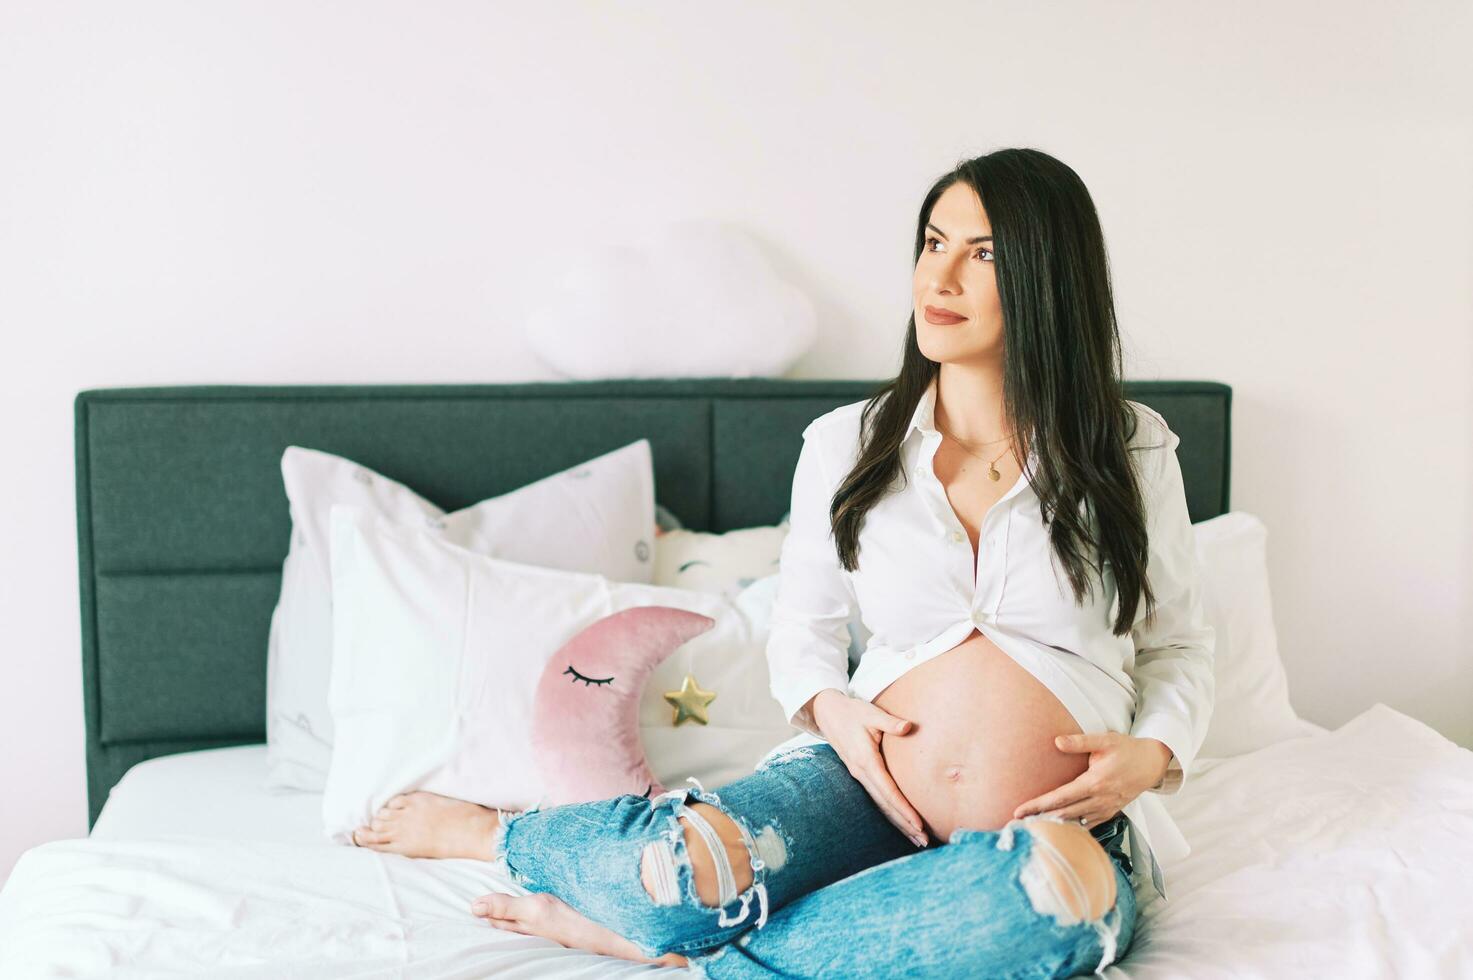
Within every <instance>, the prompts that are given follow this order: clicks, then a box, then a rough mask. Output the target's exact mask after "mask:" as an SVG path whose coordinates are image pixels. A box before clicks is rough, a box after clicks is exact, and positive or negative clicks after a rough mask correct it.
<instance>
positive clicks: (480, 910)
mask: <svg viewBox="0 0 1473 980" xmlns="http://www.w3.org/2000/svg"><path fill="white" fill-rule="evenodd" d="M488 908H490V906H489V905H487V904H486V903H485V902H477V903H476V904H474V905H472V906H471V913H472V914H473V915H485V914H486V910H487V909H488Z"/></svg>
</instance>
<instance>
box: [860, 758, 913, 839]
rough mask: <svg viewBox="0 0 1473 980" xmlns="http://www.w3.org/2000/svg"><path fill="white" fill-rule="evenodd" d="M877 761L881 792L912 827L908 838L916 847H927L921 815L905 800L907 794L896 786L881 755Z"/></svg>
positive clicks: (876, 769) (875, 774)
mask: <svg viewBox="0 0 1473 980" xmlns="http://www.w3.org/2000/svg"><path fill="white" fill-rule="evenodd" d="M875 760H876V767H875V772H874V774H873V778H874V780H875V782H876V783H877V784H878V785H879V787H880V791H881V792H882V793H883V794H884V795H885V797H886V799H888V800H889V801H890V806H891V807H893V808H894V809H895V812H896V813H898V814H899V815H900V817H901V820H902V821H903V822H904V824H906V825H909V826H910V828H911V830H910V831H909V832H908V833H907V834H906V836H908V837H909V838H910V839H911V840H912V841H913V842H914V843H915V846H916V847H925V846H926V831H925V829H924V826H923V824H922V823H921V815H920V814H919V813H917V812H916V809H915V807H913V806H911V805H910V801H909V800H907V799H906V798H905V794H904V793H902V792H900V787H899V786H897V785H896V783H895V778H894V777H893V776H891V775H890V768H889V767H888V766H886V765H885V760H884V759H882V758H880V756H879V753H876V754H875ZM898 826H901V825H898Z"/></svg>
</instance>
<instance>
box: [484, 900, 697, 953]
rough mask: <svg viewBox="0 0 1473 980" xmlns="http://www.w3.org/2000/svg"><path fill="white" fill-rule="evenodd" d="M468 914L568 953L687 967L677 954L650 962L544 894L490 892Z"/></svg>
mask: <svg viewBox="0 0 1473 980" xmlns="http://www.w3.org/2000/svg"><path fill="white" fill-rule="evenodd" d="M471 912H473V913H474V914H476V915H478V916H480V917H481V918H483V919H485V920H486V921H487V922H489V923H490V924H491V925H493V926H495V927H496V928H498V929H501V930H504V931H506V932H519V933H521V934H522V935H524V936H541V937H542V938H544V939H551V940H552V941H553V942H555V943H560V944H562V945H563V946H567V947H568V948H570V949H586V950H589V951H591V952H594V953H602V954H604V955H605V956H617V957H619V958H620V959H623V960H633V961H635V962H636V963H658V964H660V965H661V966H686V965H688V964H689V961H688V960H687V959H686V958H685V957H684V956H681V955H680V954H679V953H666V954H665V955H664V956H661V957H660V958H659V959H653V960H652V959H650V958H649V957H647V956H645V955H644V954H643V953H641V952H640V951H639V947H638V946H636V945H634V943H632V942H630V941H629V940H627V939H625V938H624V937H623V936H621V935H619V934H618V933H617V932H614V931H613V930H612V929H609V928H606V927H604V926H601V925H599V924H598V923H597V922H594V921H593V920H592V919H589V918H588V917H587V916H585V915H584V914H583V913H581V912H579V911H578V910H577V909H575V908H573V907H572V906H570V905H568V904H567V903H566V902H564V901H563V900H562V899H560V898H557V897H556V896H553V895H549V894H547V893H546V892H534V893H532V894H531V895H502V894H500V893H499V892H492V893H491V894H489V895H482V896H481V897H480V898H478V899H476V900H475V901H474V902H472V903H471Z"/></svg>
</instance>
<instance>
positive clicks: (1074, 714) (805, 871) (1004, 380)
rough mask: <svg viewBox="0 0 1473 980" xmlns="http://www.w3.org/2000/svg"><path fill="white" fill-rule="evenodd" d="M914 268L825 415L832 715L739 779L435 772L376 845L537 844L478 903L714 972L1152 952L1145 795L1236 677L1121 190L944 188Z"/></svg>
mask: <svg viewBox="0 0 1473 980" xmlns="http://www.w3.org/2000/svg"><path fill="white" fill-rule="evenodd" d="M912 291H913V297H912V301H913V313H912V316H911V319H910V323H909V325H908V330H907V333H906V337H905V347H904V354H903V362H902V365H901V369H900V373H899V375H898V376H897V377H896V378H895V379H894V380H893V381H891V382H889V383H888V384H886V385H885V386H884V387H883V388H882V389H881V390H880V391H879V392H878V393H877V394H876V395H875V396H874V397H873V398H871V399H868V400H866V401H863V402H855V403H852V404H849V405H845V406H841V407H839V408H836V409H834V410H833V411H831V412H829V413H827V414H825V415H823V416H821V417H819V418H818V419H816V420H814V421H813V422H812V423H811V424H810V425H809V426H808V427H807V429H806V430H805V431H804V433H803V439H804V441H803V446H802V449H801V451H800V454H799V457H798V463H797V469H796V471H795V473H794V477H793V492H792V512H791V527H790V531H789V534H788V537H787V538H786V539H785V541H784V545H783V550H782V560H781V578H780V581H779V591H778V598H777V602H776V605H775V607H774V610H773V618H772V633H771V638H770V641H769V644H768V648H767V651H768V662H769V665H770V668H771V676H772V690H773V694H774V695H775V696H776V698H777V700H778V701H779V702H780V703H781V704H782V706H783V708H784V710H785V711H786V712H787V714H788V717H789V718H790V719H791V721H792V723H793V724H794V726H795V727H797V728H799V729H801V730H802V731H803V733H804V734H803V735H800V736H799V737H798V738H797V739H795V740H793V741H792V742H790V743H788V744H787V745H785V746H783V747H781V748H782V751H779V752H775V753H774V754H772V755H771V756H769V758H768V759H766V760H764V762H763V763H762V764H759V766H758V767H757V769H756V771H755V772H753V773H752V774H751V775H749V776H746V777H743V778H742V779H739V780H736V781H735V782H732V783H730V784H728V785H726V786H724V787H720V789H719V792H708V791H706V790H705V789H704V788H703V787H699V785H697V786H696V787H692V788H688V789H678V790H672V791H670V792H668V793H664V794H662V795H660V796H657V797H655V798H654V799H646V798H643V797H638V796H632V795H629V796H622V797H617V798H615V799H611V800H602V801H597V802H593V803H581V804H573V805H568V806H560V807H552V808H549V809H546V810H542V809H537V808H534V809H532V810H528V811H524V812H520V813H503V812H501V811H496V810H488V809H486V808H483V807H479V806H475V805H473V804H469V803H465V802H462V801H459V800H451V799H447V798H445V797H440V796H435V795H433V794H430V793H424V792H417V793H409V794H405V795H403V796H399V797H395V798H394V799H393V800H391V801H390V802H389V803H388V805H387V806H385V807H384V808H383V809H382V810H380V811H379V813H378V814H377V815H376V817H375V819H374V821H373V823H372V824H371V825H370V826H367V827H362V828H360V829H359V830H358V831H357V832H356V834H355V842H356V843H358V844H359V845H361V846H364V847H371V848H376V849H379V850H384V851H392V852H396V853H401V854H409V855H412V856H425V857H480V858H485V859H487V860H495V861H498V862H504V864H505V866H506V868H507V870H509V871H510V873H511V874H512V875H513V877H514V880H516V881H517V882H518V883H520V884H521V885H523V886H524V887H525V888H526V889H528V890H529V891H530V892H532V894H529V895H524V896H512V895H502V894H492V895H485V896H482V897H481V898H478V899H476V900H475V902H474V903H473V906H472V911H473V912H474V913H475V914H477V915H480V916H483V917H484V918H486V919H487V921H488V922H489V923H490V924H491V925H493V926H496V927H498V928H501V929H507V930H512V931H516V932H522V933H529V934H535V935H539V936H546V937H549V938H552V939H554V940H556V941H558V942H561V943H563V944H564V945H567V946H575V947H580V948H585V949H592V950H596V951H599V952H603V953H609V954H613V955H616V956H621V957H624V958H627V959H633V960H639V961H646V962H657V963H664V964H669V965H676V966H678V965H686V964H688V965H689V966H690V967H692V968H694V970H695V971H698V972H700V973H702V974H703V975H706V976H709V977H775V976H805V977H806V976H835V977H864V976H875V977H891V976H899V975H905V976H938V977H941V976H944V977H957V976H988V977H1001V976H1014V975H1027V976H1030V977H1045V976H1059V977H1063V976H1073V975H1076V974H1080V973H1088V972H1089V971H1091V970H1094V971H1095V972H1099V971H1100V970H1102V969H1103V968H1104V967H1105V966H1106V965H1107V964H1109V963H1112V962H1114V961H1116V960H1118V959H1119V958H1120V957H1121V956H1123V955H1124V953H1125V951H1126V950H1128V949H1129V947H1130V943H1131V939H1132V937H1133V935H1134V930H1135V921H1136V894H1135V891H1134V887H1135V886H1134V884H1133V882H1132V879H1131V877H1130V873H1131V871H1132V862H1131V858H1132V857H1134V858H1135V859H1136V860H1137V861H1138V862H1141V863H1144V861H1145V859H1146V857H1147V856H1150V855H1151V849H1150V847H1149V838H1147V839H1146V846H1145V848H1144V854H1143V853H1140V852H1139V851H1138V850H1137V843H1136V841H1137V834H1139V835H1142V836H1145V835H1146V834H1147V831H1146V830H1145V828H1144V826H1136V825H1137V824H1144V823H1146V822H1147V821H1144V820H1142V819H1141V813H1142V810H1141V808H1140V806H1139V803H1138V801H1137V798H1138V797H1140V796H1141V794H1143V793H1145V792H1147V791H1149V790H1155V791H1157V792H1168V793H1169V792H1173V791H1175V790H1176V789H1177V788H1179V787H1180V785H1181V784H1182V781H1183V780H1184V779H1185V777H1186V773H1187V772H1188V771H1189V769H1190V767H1191V764H1192V760H1193V758H1194V757H1195V754H1196V751H1197V748H1198V746H1200V744H1201V742H1202V739H1203V737H1204V736H1205V733H1206V725H1207V720H1208V717H1209V716H1210V713H1211V705H1212V696H1213V681H1212V652H1213V646H1214V636H1213V631H1212V629H1211V628H1210V627H1208V626H1206V625H1205V623H1204V619H1203V613H1202V605H1201V595H1200V585H1199V569H1198V568H1197V566H1196V564H1195V562H1196V558H1195V550H1194V543H1193V532H1192V528H1191V524H1190V518H1189V516H1188V513H1187V506H1186V499H1185V490H1184V487H1183V484H1182V477H1181V470H1180V467H1179V465H1178V463H1177V460H1176V455H1175V447H1176V444H1177V436H1176V435H1175V434H1174V433H1173V432H1171V430H1170V429H1169V428H1168V427H1167V425H1166V423H1165V420H1164V419H1162V417H1161V416H1160V415H1158V414H1157V413H1156V412H1154V411H1152V410H1151V409H1149V408H1146V407H1145V406H1143V405H1140V404H1138V403H1135V402H1131V401H1127V400H1126V399H1125V398H1124V396H1123V393H1122V385H1121V380H1120V374H1121V372H1120V340H1119V335H1118V331H1117V327H1116V321H1115V314H1114V304H1113V299H1112V296H1111V288H1110V282H1109V276H1108V272H1107V265H1106V257H1105V248H1104V241H1103V237H1102V235H1101V231H1100V227H1099V223H1098V219H1097V216H1096V212H1095V209H1094V206H1093V203H1092V202H1091V200H1090V197H1089V193H1088V191H1087V190H1086V189H1085V186H1084V184H1083V183H1082V182H1081V181H1080V179H1079V177H1078V176H1077V175H1076V174H1075V173H1074V171H1073V170H1071V169H1070V168H1069V167H1067V166H1065V165H1064V164H1062V163H1060V162H1059V161H1058V160H1056V159H1054V158H1053V157H1050V156H1048V155H1047V154H1044V153H1041V152H1038V151H1036V150H1027V149H1004V150H999V151H997V152H994V153H991V154H988V155H986V156H983V157H979V158H977V159H974V160H970V161H967V162H965V163H963V164H961V165H959V166H958V167H957V168H956V169H955V170H954V171H952V172H951V173H949V174H947V175H946V176H945V177H943V178H942V179H941V180H939V181H938V182H937V183H936V185H935V186H934V187H933V188H932V189H931V191H930V192H929V193H928V194H927V196H926V199H925V201H924V203H923V205H922V208H921V213H920V218H919V222H918V227H917V231H916V241H915V272H914V279H913V285H912ZM856 612H858V613H859V614H860V615H861V617H862V620H863V622H864V624H865V626H866V627H867V628H868V629H869V630H870V631H871V634H872V635H871V638H870V642H869V645H868V647H867V648H866V650H865V652H864V653H863V655H862V657H861V658H860V662H859V664H858V667H857V668H856V670H855V672H854V675H853V677H852V678H851V677H850V676H849V672H848V669H847V666H848V658H847V648H848V644H849V636H848V632H847V624H848V622H849V621H850V619H851V617H852V616H853V615H854V614H855V613H856ZM1127 830H1130V831H1131V836H1130V842H1131V848H1130V850H1131V852H1132V853H1131V854H1127V851H1126V848H1125V840H1126V831H1127ZM1149 867H1150V868H1151V870H1152V873H1153V874H1152V877H1153V881H1154V882H1155V884H1156V887H1157V888H1158V889H1161V888H1162V885H1161V878H1160V873H1159V868H1158V867H1157V866H1156V862H1155V859H1154V857H1153V856H1151V857H1150V865H1149ZM1163 896H1164V891H1163Z"/></svg>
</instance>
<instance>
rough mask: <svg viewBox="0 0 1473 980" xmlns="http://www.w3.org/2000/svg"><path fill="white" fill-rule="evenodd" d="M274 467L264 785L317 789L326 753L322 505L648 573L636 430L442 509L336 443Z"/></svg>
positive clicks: (556, 560) (328, 636)
mask: <svg viewBox="0 0 1473 980" xmlns="http://www.w3.org/2000/svg"><path fill="white" fill-rule="evenodd" d="M281 476H282V480H283V482H284V483H285V485H286V495H287V500H288V501H289V503H290V506H291V517H292V538H291V546H290V549H289V551H288V553H287V557H286V562H285V564H284V565H283V566H282V577H281V596H280V598H279V599H278V600H277V604H276V609H275V611H274V612H273V613H272V617H271V629H270V640H269V645H268V646H269V649H268V653H267V660H266V754H267V764H268V773H267V779H266V785H267V786H268V787H271V788H292V789H305V790H321V789H322V787H323V785H324V782H325V780H326V778H327V770H328V765H329V762H330V760H331V756H332V747H333V723H332V714H331V712H330V710H329V708H328V703H327V690H328V674H329V671H330V669H331V665H332V586H331V577H330V573H331V569H330V565H329V555H328V530H329V525H328V520H329V511H330V508H331V507H332V506H333V505H334V504H339V503H341V504H352V505H354V506H359V507H363V508H366V509H368V510H370V511H372V512H374V513H377V514H381V515H383V516H384V517H385V518H387V519H389V520H393V521H397V522H401V523H403V524H406V525H408V526H411V527H414V528H417V529H420V530H424V531H426V532H427V533H430V534H433V535H435V536H438V537H441V538H443V539H444V540H446V541H451V542H454V543H455V544H458V545H461V546H463V547H466V548H469V549H471V550H474V551H478V552H481V553H484V554H488V555H495V556H497V557H500V558H504V559H506V560H508V561H519V562H527V563H529V564H535V565H544V566H547V567H549V568H558V569H575V570H578V571H585V572H595V573H598V574H602V575H607V576H609V577H610V578H614V579H619V580H623V581H631V582H649V581H651V578H652V576H653V569H654V562H653V558H654V554H653V550H654V544H653V542H654V535H655V492H654V465H653V459H652V456H651V452H650V443H649V440H647V439H640V440H638V441H636V442H632V443H630V444H629V445H627V446H623V447H621V448H619V449H615V450H613V451H612V452H608V453H605V454H603V455H602V456H597V457H595V458H593V459H590V460H588V461H587V462H584V463H580V464H578V465H577V466H573V467H570V468H568V469H566V470H563V471H562V472H560V473H554V474H552V475H550V476H547V477H544V478H542V479H540V480H537V481H536V482H533V483H529V484H527V485H525V486H523V487H520V488H518V489H516V490H513V491H511V492H509V493H505V494H502V495H501V496H498V497H492V498H489V499H487V500H483V501H481V502H480V503H478V504H474V505H472V506H470V507H466V508H463V509H461V510H458V511H455V512H454V513H452V514H447V513H445V511H443V510H441V509H440V508H439V507H436V506H435V505H434V504H432V503H430V502H429V501H428V500H425V499H424V498H423V497H421V496H419V495H418V494H417V493H415V492H414V491H413V490H410V489H409V488H408V487H406V486H404V485H403V484H401V483H398V482H395V481H394V480H391V479H389V478H388V477H385V476H382V475H380V474H378V473H376V472H374V471H373V470H371V469H368V468H367V467H365V466H360V465H359V464H357V463H355V462H353V461H352V460H348V459H344V458H343V457H341V456H334V455H332V454H331V453H325V452H320V451H318V450H315V449H304V448H302V447H300V446H288V447H287V449H286V451H285V452H284V453H283V454H282V457H281Z"/></svg>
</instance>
